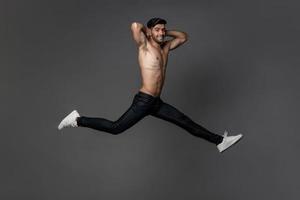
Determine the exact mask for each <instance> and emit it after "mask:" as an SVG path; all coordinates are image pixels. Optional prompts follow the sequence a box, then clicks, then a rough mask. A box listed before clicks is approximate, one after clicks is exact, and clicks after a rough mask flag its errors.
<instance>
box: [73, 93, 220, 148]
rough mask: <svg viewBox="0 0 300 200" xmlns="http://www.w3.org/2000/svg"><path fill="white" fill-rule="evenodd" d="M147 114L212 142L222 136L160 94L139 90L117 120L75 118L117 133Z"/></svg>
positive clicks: (217, 141) (101, 129) (87, 125)
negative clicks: (166, 101)
mask: <svg viewBox="0 0 300 200" xmlns="http://www.w3.org/2000/svg"><path fill="white" fill-rule="evenodd" d="M147 115H152V116H154V117H157V118H160V119H163V120H166V121H169V122H171V123H174V124H176V125H178V126H180V127H181V128H183V129H185V130H186V131H188V132H189V133H190V134H192V135H194V136H196V137H200V138H203V139H205V140H207V141H209V142H212V143H214V144H219V143H221V142H222V140H223V137H222V136H220V135H217V134H214V133H212V132H210V131H208V130H207V129H205V128H204V127H202V126H200V125H199V124H197V123H195V122H194V121H192V120H191V119H190V118H189V117H188V116H186V115H185V114H183V113H182V112H180V111H179V110H177V109H176V108H175V107H173V106H171V105H169V104H167V103H165V102H163V101H162V100H161V98H160V96H156V97H155V96H152V95H150V94H146V93H144V92H141V91H139V92H138V93H137V94H135V96H134V99H133V102H132V104H131V106H130V107H129V108H128V109H127V110H126V112H125V113H124V114H123V115H122V116H121V117H119V119H118V120H116V121H111V120H107V119H104V118H92V117H85V116H81V117H78V118H77V125H78V126H80V127H88V128H92V129H96V130H99V131H104V132H108V133H111V134H113V135H117V134H120V133H122V132H124V131H125V130H127V129H128V128H130V127H132V126H133V125H134V124H136V123H137V122H138V121H140V120H141V119H143V118H144V117H145V116H147Z"/></svg>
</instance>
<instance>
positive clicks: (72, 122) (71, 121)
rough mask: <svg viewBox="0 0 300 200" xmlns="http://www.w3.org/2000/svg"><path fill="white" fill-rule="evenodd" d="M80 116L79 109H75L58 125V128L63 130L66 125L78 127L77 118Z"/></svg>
mask: <svg viewBox="0 0 300 200" xmlns="http://www.w3.org/2000/svg"><path fill="white" fill-rule="evenodd" d="M77 117H80V115H79V113H78V112H77V110H73V111H72V112H71V113H70V114H69V115H68V116H66V117H65V118H64V119H63V120H62V121H61V122H60V124H59V125H58V129H59V130H61V129H62V128H65V127H78V125H77V121H76V118H77Z"/></svg>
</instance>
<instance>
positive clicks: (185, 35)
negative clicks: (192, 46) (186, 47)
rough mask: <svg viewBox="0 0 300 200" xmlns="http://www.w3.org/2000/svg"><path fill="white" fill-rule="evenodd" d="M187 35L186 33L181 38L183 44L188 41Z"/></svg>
mask: <svg viewBox="0 0 300 200" xmlns="http://www.w3.org/2000/svg"><path fill="white" fill-rule="evenodd" d="M188 37H189V36H188V34H187V33H184V36H183V42H186V41H188Z"/></svg>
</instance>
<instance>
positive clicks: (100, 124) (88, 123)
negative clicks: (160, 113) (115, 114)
mask: <svg viewBox="0 0 300 200" xmlns="http://www.w3.org/2000/svg"><path fill="white" fill-rule="evenodd" d="M155 100H156V98H154V97H152V96H151V95H148V94H145V93H142V92H138V93H137V94H136V95H135V96H134V99H133V102H132V104H131V106H130V107H129V108H128V109H127V111H126V112H125V113H124V114H123V115H122V116H121V117H120V118H119V119H118V120H116V121H111V120H108V119H104V118H99V117H98V118H95V117H85V116H80V115H79V113H78V112H77V111H76V110H74V111H73V112H71V113H70V114H69V115H68V116H67V117H65V118H64V119H63V120H62V121H61V123H60V124H59V126H58V129H59V130H61V129H62V128H65V127H78V126H81V127H88V128H92V129H96V130H99V131H105V132H108V133H111V134H114V135H116V134H120V133H122V132H123V131H125V130H126V129H128V128H130V127H131V126H133V125H134V124H136V123H137V122H138V121H140V120H141V119H143V118H144V117H145V116H147V115H149V114H150V111H151V109H152V107H153V104H154V103H155Z"/></svg>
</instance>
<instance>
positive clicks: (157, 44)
mask: <svg viewBox="0 0 300 200" xmlns="http://www.w3.org/2000/svg"><path fill="white" fill-rule="evenodd" d="M150 43H151V45H152V46H154V47H156V48H159V49H161V44H160V43H157V42H156V41H154V40H153V39H152V38H150Z"/></svg>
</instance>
